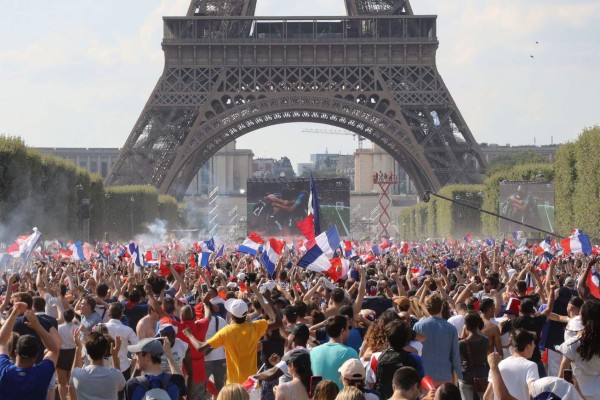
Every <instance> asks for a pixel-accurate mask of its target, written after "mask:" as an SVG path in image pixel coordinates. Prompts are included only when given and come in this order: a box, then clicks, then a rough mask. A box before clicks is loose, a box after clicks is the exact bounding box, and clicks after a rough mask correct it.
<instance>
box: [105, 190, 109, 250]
mask: <svg viewBox="0 0 600 400" xmlns="http://www.w3.org/2000/svg"><path fill="white" fill-rule="evenodd" d="M108 199H110V193H104V241H105V242H108Z"/></svg>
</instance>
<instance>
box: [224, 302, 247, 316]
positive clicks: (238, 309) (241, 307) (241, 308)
mask: <svg viewBox="0 0 600 400" xmlns="http://www.w3.org/2000/svg"><path fill="white" fill-rule="evenodd" d="M225 309H226V310H227V311H229V312H230V313H231V315H233V316H234V317H236V318H244V317H245V316H246V314H248V305H247V304H246V303H245V302H244V301H243V300H239V299H229V300H227V301H226V302H225Z"/></svg>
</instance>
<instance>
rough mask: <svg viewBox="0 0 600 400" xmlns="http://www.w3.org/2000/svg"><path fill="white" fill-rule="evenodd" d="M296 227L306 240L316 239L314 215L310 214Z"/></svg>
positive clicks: (297, 223)
mask: <svg viewBox="0 0 600 400" xmlns="http://www.w3.org/2000/svg"><path fill="white" fill-rule="evenodd" d="M296 226H297V227H298V229H299V230H300V232H302V234H303V235H304V237H305V238H306V239H308V240H314V239H315V218H314V216H313V215H312V214H308V215H307V216H306V218H304V219H301V220H300V221H298V222H296Z"/></svg>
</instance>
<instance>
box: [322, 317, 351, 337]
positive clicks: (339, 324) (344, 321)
mask: <svg viewBox="0 0 600 400" xmlns="http://www.w3.org/2000/svg"><path fill="white" fill-rule="evenodd" d="M344 329H348V317H346V316H345V315H334V316H332V317H329V318H328V319H327V322H326V323H325V331H326V332H327V334H328V335H329V337H331V338H338V337H340V335H341V334H342V331H343V330H344Z"/></svg>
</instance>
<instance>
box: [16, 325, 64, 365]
mask: <svg viewBox="0 0 600 400" xmlns="http://www.w3.org/2000/svg"><path fill="white" fill-rule="evenodd" d="M37 317H38V320H39V321H40V325H42V327H44V329H45V330H46V332H50V329H52V327H54V328H55V329H56V330H57V331H58V322H57V321H56V318H53V317H51V316H49V315H48V314H37ZM13 331H15V332H16V333H18V334H19V335H31V336H33V337H35V338H36V340H37V342H38V356H37V359H36V363H39V362H40V361H42V360H43V359H44V350H46V346H44V343H42V339H40V336H39V335H38V334H37V332H36V331H34V330H33V329H31V328H30V327H28V326H27V325H25V316H20V317H17V320H16V321H15V326H14V328H13Z"/></svg>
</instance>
